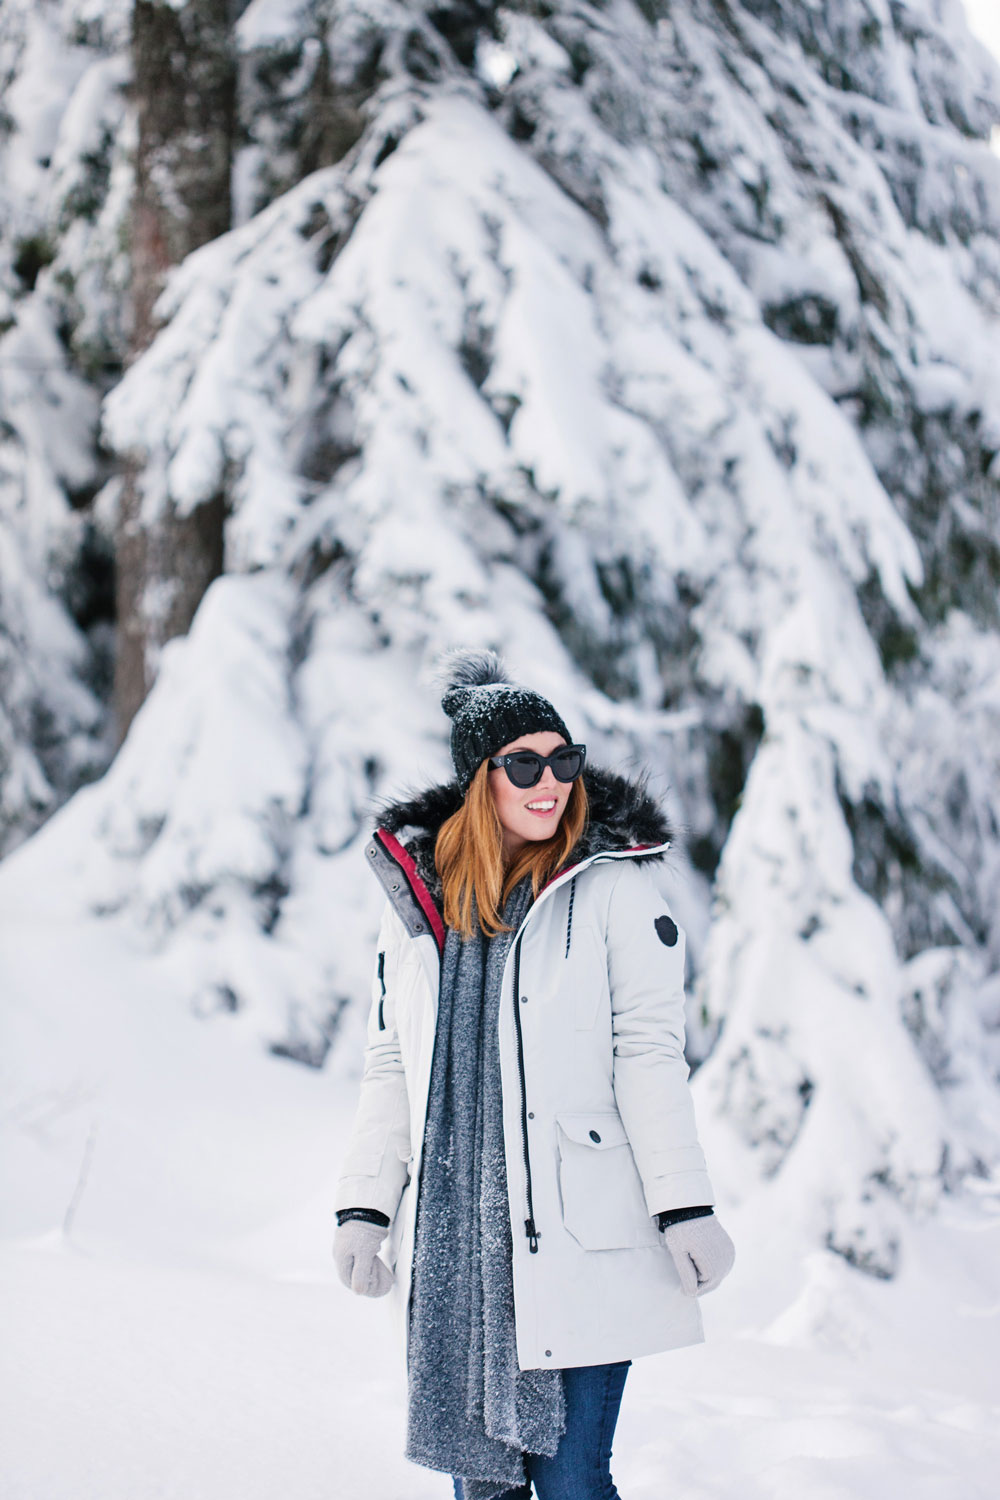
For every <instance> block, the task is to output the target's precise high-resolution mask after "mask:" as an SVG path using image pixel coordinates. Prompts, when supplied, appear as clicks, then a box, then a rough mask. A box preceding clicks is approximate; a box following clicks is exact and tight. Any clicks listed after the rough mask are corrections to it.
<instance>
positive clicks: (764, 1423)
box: [0, 904, 1000, 1500]
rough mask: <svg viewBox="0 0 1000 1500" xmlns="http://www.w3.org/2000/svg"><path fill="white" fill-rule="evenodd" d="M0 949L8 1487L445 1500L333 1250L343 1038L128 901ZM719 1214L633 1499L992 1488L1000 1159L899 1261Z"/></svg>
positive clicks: (172, 1498) (625, 1479)
mask: <svg viewBox="0 0 1000 1500" xmlns="http://www.w3.org/2000/svg"><path fill="white" fill-rule="evenodd" d="M8 905H9V904H8ZM0 972H2V974H3V976H4V999H5V1012H6V1019H5V1023H4V1035H3V1050H2V1057H3V1062H2V1083H3V1094H4V1112H3V1116H2V1119H0V1203H2V1204H3V1222H2V1231H0V1232H2V1239H0V1298H2V1301H3V1309H2V1313H0V1324H2V1328H3V1345H2V1353H0V1404H2V1408H3V1413H4V1416H3V1428H4V1434H5V1435H4V1440H3V1448H2V1458H0V1491H2V1494H3V1496H4V1500H275V1497H277V1496H279V1495H280V1496H281V1497H282V1500H353V1497H359V1500H360V1497H365V1500H420V1497H423V1496H427V1497H433V1496H435V1495H436V1496H440V1497H442V1500H444V1497H446V1496H447V1495H449V1494H450V1486H449V1483H448V1481H447V1480H446V1479H445V1478H444V1477H442V1476H438V1475H435V1474H432V1473H429V1472H427V1471H424V1470H422V1469H418V1468H416V1467H413V1466H411V1465H409V1464H407V1463H406V1462H405V1461H404V1460H403V1458H402V1449H403V1424H404V1414H405V1385H404V1379H403V1369H402V1359H401V1353H400V1350H399V1348H398V1346H397V1343H396V1340H395V1334H394V1331H393V1328H392V1324H391V1320H390V1318H389V1315H388V1313H387V1311H386V1309H385V1306H384V1304H379V1303H369V1302H365V1301H362V1300H361V1299H359V1298H354V1297H352V1296H350V1294H349V1293H347V1292H346V1291H345V1290H344V1289H343V1288H342V1287H341V1286H340V1285H339V1283H338V1282H337V1280H336V1278H335V1274H334V1270H333V1264H332V1260H331V1258H330V1253H329V1245H330V1238H331V1232H332V1222H333V1221H332V1213H331V1208H330V1204H331V1199H332V1187H333V1182H334V1179H335V1177H336V1174H337V1164H338V1155H339V1152H340V1149H341V1144H342V1142H343V1140H344V1136H345V1131H346V1128H347V1125H348V1123H349V1116H350V1112H351V1107H352V1095H353V1086H354V1081H355V1080H354V1077H353V1076H352V1069H353V1068H355V1067H356V1062H357V1057H358V1048H357V1047H356V1046H355V1045H354V1042H356V1041H357V1040H358V1038H356V1037H353V1038H350V1039H348V1041H347V1044H346V1045H344V1046H342V1047H338V1048H337V1049H335V1052H334V1054H333V1058H332V1060H331V1062H330V1063H328V1065H327V1068H326V1069H325V1070H322V1071H320V1070H314V1069H307V1068H303V1067H301V1066H299V1065H297V1064H294V1063H290V1062H285V1061H282V1060H279V1059H275V1058H272V1057H269V1056H268V1055H267V1054H266V1053H265V1052H264V1051H263V1050H262V1049H261V1047H260V1043H259V1039H258V1037H257V1036H256V1035H255V1034H254V1032H253V1031H252V1030H244V1029H242V1020H241V1017H240V1016H239V1015H236V1016H228V1015H220V1016H218V1017H216V1018H215V1019H214V1020H211V1021H209V1022H206V1021H205V1020H204V1019H201V1020H199V1019H196V1018H195V1017H194V1016H192V1015H191V1014H190V1013H189V1012H187V1011H186V1009H185V1008H184V1007H183V1006H182V1005H181V1004H179V1003H178V998H177V997H178V994H179V993H181V992H183V985H182V983H181V981H182V978H183V976H182V975H181V974H179V973H178V972H177V965H176V960H175V959H173V958H170V957H165V958H164V959H163V960H162V961H160V962H158V961H155V960H154V961H151V960H150V958H149V956H148V955H147V954H146V953H144V952H141V951H136V950H135V944H134V943H130V941H129V937H128V932H127V930H117V929H116V923H115V919H111V920H108V921H106V922H105V923H103V924H96V923H93V922H88V923H79V922H73V921H66V922H65V923H63V924H58V923H57V924H55V925H54V924H53V922H52V920H51V917H50V916H49V915H48V914H47V913H46V912H44V911H39V912H38V913H36V914H35V915H34V916H33V915H32V914H31V912H30V911H29V910H25V909H22V910H20V911H14V912H10V911H8V915H7V916H6V917H5V919H3V921H2V924H0ZM347 1024H348V1026H349V1027H350V1026H354V1025H355V1024H357V1023H356V1022H355V1021H354V1020H353V1019H350V1020H349V1021H348V1023H347ZM695 1093H696V1098H699V1101H700V1107H701V1108H704V1102H703V1101H701V1099H700V1095H699V1091H698V1087H697V1079H696V1080H695ZM719 1212H720V1216H721V1217H722V1219H723V1221H724V1222H725V1223H726V1224H727V1226H728V1228H729V1229H730V1232H731V1233H732V1234H733V1237H734V1239H735V1241H736V1244H737V1262H736V1267H735V1269H734V1271H733V1273H732V1275H731V1276H730V1277H729V1279H728V1280H727V1281H726V1282H725V1283H724V1285H723V1286H722V1287H721V1288H720V1289H719V1290H718V1291H717V1292H715V1293H713V1294H712V1295H711V1296H710V1297H709V1298H706V1300H705V1302H704V1304H703V1307H704V1314H705V1327H706V1335H707V1338H706V1342H705V1343H704V1344H702V1345H698V1346H696V1347H694V1348H691V1349H683V1350H678V1351H674V1352H673V1353H671V1354H667V1355H662V1356H658V1357H656V1358H653V1359H647V1360H642V1361H639V1362H638V1363H637V1364H636V1366H635V1367H634V1369H633V1370H632V1372H631V1374H630V1377H629V1383H628V1386H627V1388H626V1396H625V1401H624V1404H623V1408H622V1415H621V1420H620V1425H619V1429H618V1437H617V1441H616V1450H615V1463H614V1472H615V1476H616V1481H617V1483H618V1487H619V1489H620V1491H621V1494H622V1496H623V1500H661V1497H666V1496H670V1497H677V1500H730V1497H737V1496H739V1497H740V1500H896V1497H899V1500H904V1497H905V1500H992V1496H993V1495H994V1494H995V1487H996V1474H997V1472H998V1466H1000V1399H998V1394H1000V1387H998V1382H997V1375H998V1373H1000V1368H998V1358H997V1349H998V1347H1000V1343H998V1333H1000V1276H998V1270H997V1268H998V1266H1000V1183H996V1184H993V1185H992V1186H990V1185H985V1186H984V1187H983V1188H982V1189H981V1191H980V1192H979V1194H978V1195H976V1196H966V1197H962V1198H960V1199H954V1200H946V1206H945V1207H944V1209H943V1210H942V1211H941V1212H940V1213H939V1215H938V1216H937V1217H936V1218H933V1219H929V1220H928V1221H927V1222H925V1223H924V1224H922V1225H918V1226H917V1227H916V1228H914V1229H913V1230H912V1231H911V1234H910V1237H909V1239H908V1242H907V1252H906V1255H905V1257H904V1260H903V1264H902V1266H901V1268H900V1271H899V1274H898V1275H897V1276H896V1277H895V1278H894V1279H893V1280H892V1281H890V1282H884V1281H878V1280H874V1279H872V1278H869V1277H863V1276H861V1275H860V1274H859V1273H858V1272H856V1271H853V1270H852V1269H851V1268H850V1267H849V1266H847V1264H846V1263H845V1262H844V1261H843V1260H841V1259H840V1258H839V1257H836V1256H833V1255H830V1254H829V1253H828V1252H823V1251H814V1252H811V1253H805V1254H804V1253H803V1252H802V1250H801V1247H800V1245H799V1244H797V1243H793V1242H790V1241H789V1239H788V1237H787V1236H786V1235H783V1233H782V1224H781V1223H780V1222H775V1221H774V1220H773V1218H772V1217H770V1216H769V1215H767V1214H765V1213H762V1212H761V1209H760V1199H757V1200H755V1198H754V1196H753V1195H750V1196H749V1197H748V1199H747V1201H746V1202H744V1203H743V1204H742V1205H741V1206H740V1207H738V1208H737V1207H735V1206H733V1205H727V1204H726V1203H725V1202H721V1203H720V1205H719Z"/></svg>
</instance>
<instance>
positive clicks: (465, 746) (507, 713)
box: [439, 646, 572, 794]
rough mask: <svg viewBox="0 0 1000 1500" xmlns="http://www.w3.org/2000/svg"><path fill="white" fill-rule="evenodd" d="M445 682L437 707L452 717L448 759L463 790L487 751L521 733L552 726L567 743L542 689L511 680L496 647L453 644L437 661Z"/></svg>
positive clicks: (492, 751)
mask: <svg viewBox="0 0 1000 1500" xmlns="http://www.w3.org/2000/svg"><path fill="white" fill-rule="evenodd" d="M439 675H440V678H441V681H442V683H443V685H444V686H445V689H446V691H445V694H444V697H443V698H442V699H441V707H442V708H443V709H444V711H445V713H446V714H447V715H448V717H449V718H450V719H451V720H452V727H451V758H452V760H453V761H454V762H455V770H456V772H457V773H458V783H459V786H460V787H461V789H462V792H463V794H464V793H465V792H467V791H468V790H469V787H470V786H471V784H472V778H473V777H474V776H475V774H476V772H477V771H478V769H479V767H480V765H481V764H482V762H483V761H484V760H485V759H486V757H487V756H488V755H496V753H497V751H498V750H499V749H500V747H501V746H502V745H508V744H510V742H511V740H516V739H517V738H518V737H519V736H520V735H522V734H536V733H538V732H539V731H540V730H545V729H551V730H554V731H555V733H556V734H561V735H562V737H563V739H564V740H565V741H566V743H567V744H569V743H570V742H571V740H572V736H571V734H570V732H569V730H568V729H567V728H566V725H565V724H564V723H563V721H562V719H561V718H560V717H559V715H558V714H557V713H556V711H555V709H554V708H553V707H552V704H551V703H550V702H549V700H548V699H547V698H543V697H542V695H541V693H535V692H532V690H531V689H530V688H524V687H518V686H517V684H516V683H513V682H511V681H510V679H509V678H508V676H507V673H506V669H505V668H504V664H503V662H502V661H501V659H500V657H499V656H498V655H497V653H496V652H495V651H470V650H467V649H466V648H464V647H461V646H459V647H456V648H455V649H454V650H453V651H449V652H447V653H446V654H445V655H444V657H442V659H441V663H440V669H439Z"/></svg>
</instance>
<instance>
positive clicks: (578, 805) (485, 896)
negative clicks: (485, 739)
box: [434, 760, 588, 938]
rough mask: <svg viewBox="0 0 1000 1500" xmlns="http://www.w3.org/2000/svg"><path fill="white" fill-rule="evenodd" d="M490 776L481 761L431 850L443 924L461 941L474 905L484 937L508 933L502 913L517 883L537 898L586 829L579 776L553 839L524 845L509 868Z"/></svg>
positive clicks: (584, 796) (470, 929) (468, 933)
mask: <svg viewBox="0 0 1000 1500" xmlns="http://www.w3.org/2000/svg"><path fill="white" fill-rule="evenodd" d="M489 771H490V763H489V761H488V760H484V761H483V763H482V765H481V766H480V767H479V770H478V771H477V772H476V774H475V776H474V777H473V778H472V785H471V786H470V787H469V790H468V791H467V792H466V794H465V801H464V802H463V803H462V806H461V807H460V808H459V809H458V812H457V813H453V814H452V816H451V817H450V818H448V819H447V821H446V822H445V823H443V824H442V825H441V828H440V830H439V832H438V836H437V842H436V844H435V846H434V863H435V865H436V866H437V871H438V874H439V875H440V876H441V884H442V886H443V888H444V919H445V922H446V923H447V925H448V926H449V927H454V928H456V929H457V930H458V931H459V932H460V933H461V934H462V936H463V937H464V938H470V937H471V936H472V932H473V921H472V909H473V899H474V900H475V905H476V907H477V908H478V911H479V925H480V927H481V929H482V931H483V932H484V933H485V935H486V936H487V937H495V936H496V934H497V933H498V932H509V931H510V929H509V928H508V927H507V926H505V925H504V922H503V918H502V912H503V909H504V906H505V905H506V904H507V897H508V896H509V895H510V893H511V891H512V890H513V889H514V887H515V886H516V885H517V883H518V881H519V880H523V879H524V877H525V876H526V875H529V874H530V876H531V889H532V894H533V895H535V896H537V895H538V892H539V891H540V890H541V888H542V886H543V885H545V884H546V882H547V881H549V880H550V879H551V878H552V876H553V875H554V874H555V873H556V871H557V870H559V869H560V868H561V867H562V866H563V865H564V864H565V863H566V861H567V859H568V858H569V855H570V851H571V850H572V849H573V848H574V847H575V845H576V843H577V841H578V839H579V838H580V835H581V834H582V833H583V830H584V828H585V827H586V826H587V815H588V810H587V793H586V791H585V789H584V785H583V777H582V776H578V777H577V779H576V781H574V783H573V788H572V790H571V792H570V794H569V800H568V801H567V803H566V809H565V811H564V813H563V815H562V817H561V818H560V820H559V827H558V828H557V829H556V831H555V833H554V834H553V835H552V837H551V838H550V839H544V840H539V841H538V842H537V843H527V844H525V845H524V846H523V848H521V849H519V850H518V852H517V853H516V854H515V855H514V858H513V859H512V860H511V861H510V864H509V865H508V864H507V862H506V859H505V856H504V847H503V828H502V827H501V824H500V819H499V817H498V816H497V809H496V803H495V802H494V801H493V793H492V792H491V791H490V785H489Z"/></svg>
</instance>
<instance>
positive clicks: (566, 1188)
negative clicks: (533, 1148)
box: [556, 1110, 659, 1250]
mask: <svg viewBox="0 0 1000 1500" xmlns="http://www.w3.org/2000/svg"><path fill="white" fill-rule="evenodd" d="M556 1125H557V1126H558V1131H559V1166H558V1170H559V1194H560V1198H561V1200H562V1214H563V1224H564V1226H565V1227H566V1229H567V1230H568V1232H569V1233H570V1234H571V1235H572V1236H573V1238H574V1239H575V1240H576V1241H577V1243H578V1244H579V1245H582V1246H583V1248H584V1249H585V1250H628V1249H633V1248H637V1247H639V1246H643V1245H656V1244H658V1243H659V1235H658V1232H657V1228H656V1225H655V1224H654V1223H653V1221H652V1219H651V1218H650V1216H649V1211H648V1209H647V1208H646V1202H645V1198H644V1195H643V1191H642V1183H641V1181H640V1179H639V1173H638V1170H637V1169H636V1165H635V1158H634V1157H633V1155H632V1148H631V1147H630V1145H629V1141H628V1136H627V1135H626V1133H625V1126H624V1125H623V1123H622V1119H621V1116H620V1115H618V1114H612V1113H608V1112H607V1111H603V1112H602V1111H600V1110H587V1111H586V1112H582V1111H581V1112H579V1113H576V1114H571V1115H557V1116H556Z"/></svg>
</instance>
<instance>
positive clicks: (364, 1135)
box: [334, 902, 410, 1220]
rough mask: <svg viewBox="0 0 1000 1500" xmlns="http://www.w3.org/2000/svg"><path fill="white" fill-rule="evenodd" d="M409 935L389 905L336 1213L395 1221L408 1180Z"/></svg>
mask: <svg viewBox="0 0 1000 1500" xmlns="http://www.w3.org/2000/svg"><path fill="white" fill-rule="evenodd" d="M405 941H406V934H405V932H404V930H403V926H402V923H401V922H400V920H399V918H398V917H397V916H396V913H395V912H394V911H393V910H392V907H391V906H390V905H389V903H388V902H387V903H386V906H385V910H384V912H383V915H382V923H381V927H380V928H379V937H378V954H377V957H376V960H375V973H374V976H373V979H372V1001H371V1009H370V1011H369V1015H368V1040H367V1045H366V1047H365V1052H364V1063H363V1068H362V1074H361V1095H360V1098H359V1100H358V1107H357V1110H356V1112H355V1116H354V1124H353V1126H352V1128H351V1134H350V1137H349V1139H348V1143H347V1150H346V1152H345V1154H344V1159H343V1163H342V1166H341V1176H340V1180H339V1181H338V1183H337V1188H336V1194H335V1198H334V1209H335V1210H336V1209H341V1208H375V1209H378V1210H379V1211H380V1212H381V1213H384V1214H387V1215H388V1217H389V1219H390V1220H391V1219H392V1218H393V1217H394V1216H395V1213H396V1209H397V1208H398V1206H399V1200H400V1198H401V1197H402V1194H403V1188H404V1187H405V1186H406V1182H407V1178H408V1175H409V1168H408V1163H409V1159H410V1110H409V1101H408V1099H407V1093H406V1075H405V1073H404V1071H403V1060H402V1057H401V1055H400V1050H399V1033H398V1030H397V1026H396V992H397V983H398V975H399V955H400V952H401V949H402V944H403V943H404V942H405Z"/></svg>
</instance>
